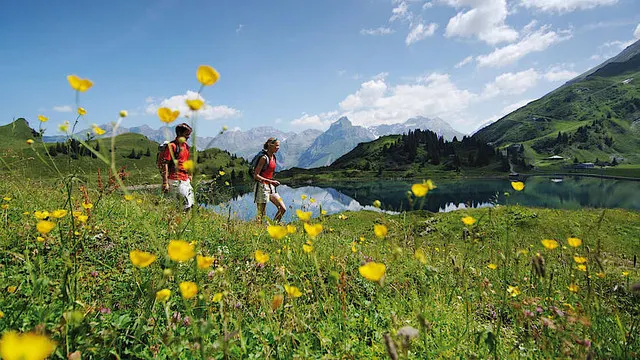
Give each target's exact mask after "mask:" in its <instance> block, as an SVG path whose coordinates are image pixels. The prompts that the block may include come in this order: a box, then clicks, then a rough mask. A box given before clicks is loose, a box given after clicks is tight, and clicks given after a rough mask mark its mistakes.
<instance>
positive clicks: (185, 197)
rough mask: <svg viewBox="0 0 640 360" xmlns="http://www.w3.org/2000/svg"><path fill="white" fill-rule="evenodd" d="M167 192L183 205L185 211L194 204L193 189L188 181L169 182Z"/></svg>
mask: <svg viewBox="0 0 640 360" xmlns="http://www.w3.org/2000/svg"><path fill="white" fill-rule="evenodd" d="M169 192H171V193H172V194H174V195H175V196H176V197H177V198H178V200H179V201H180V202H182V203H183V204H184V209H185V210H188V209H190V208H191V207H192V206H193V204H194V203H195V199H194V196H193V188H192V187H191V181H189V180H169Z"/></svg>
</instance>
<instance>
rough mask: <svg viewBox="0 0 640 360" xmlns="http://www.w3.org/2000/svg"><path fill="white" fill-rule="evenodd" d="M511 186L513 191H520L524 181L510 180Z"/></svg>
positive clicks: (522, 188)
mask: <svg viewBox="0 0 640 360" xmlns="http://www.w3.org/2000/svg"><path fill="white" fill-rule="evenodd" d="M511 187H512V188H513V190H515V191H522V190H524V183H523V182H522V181H512V182H511Z"/></svg>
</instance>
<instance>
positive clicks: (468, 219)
mask: <svg viewBox="0 0 640 360" xmlns="http://www.w3.org/2000/svg"><path fill="white" fill-rule="evenodd" d="M476 221H478V220H476V219H474V218H473V216H465V217H463V218H462V223H463V224H465V225H467V226H471V225H473V224H475V223H476Z"/></svg>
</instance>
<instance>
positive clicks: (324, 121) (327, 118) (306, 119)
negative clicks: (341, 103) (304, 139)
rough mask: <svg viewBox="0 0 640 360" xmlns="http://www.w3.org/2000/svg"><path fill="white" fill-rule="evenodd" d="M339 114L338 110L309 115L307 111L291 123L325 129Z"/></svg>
mask: <svg viewBox="0 0 640 360" xmlns="http://www.w3.org/2000/svg"><path fill="white" fill-rule="evenodd" d="M337 114H338V113H337V112H336V111H332V112H326V113H322V114H319V115H309V114H307V113H303V114H302V116H300V117H299V118H297V119H294V120H293V121H291V125H293V126H299V127H305V128H314V129H321V130H324V129H327V128H328V127H329V126H330V125H331V123H332V122H333V121H335V120H336V119H337V117H336V115H337Z"/></svg>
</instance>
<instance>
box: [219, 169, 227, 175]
mask: <svg viewBox="0 0 640 360" xmlns="http://www.w3.org/2000/svg"><path fill="white" fill-rule="evenodd" d="M218 174H220V176H224V174H226V172H224V171H222V170H220V171H218Z"/></svg>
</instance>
